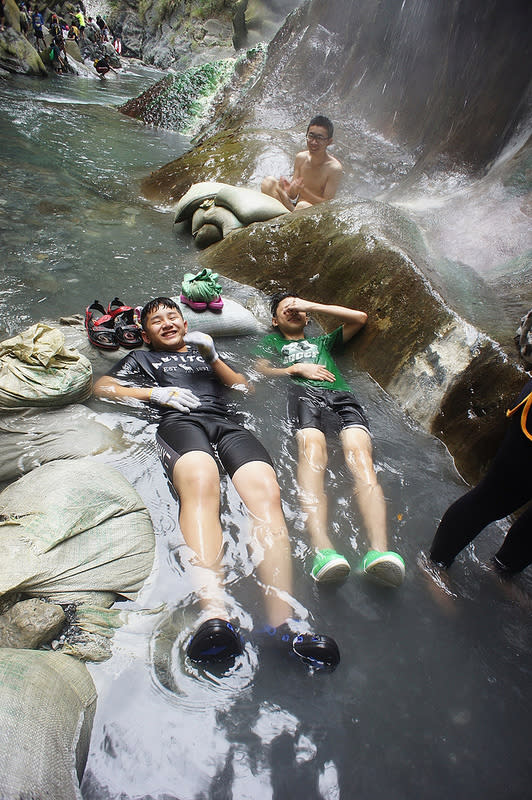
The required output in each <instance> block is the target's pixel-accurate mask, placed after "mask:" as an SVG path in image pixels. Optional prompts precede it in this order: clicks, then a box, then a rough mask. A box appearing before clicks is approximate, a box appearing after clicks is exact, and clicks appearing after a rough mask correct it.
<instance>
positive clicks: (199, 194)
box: [174, 181, 228, 223]
mask: <svg viewBox="0 0 532 800" xmlns="http://www.w3.org/2000/svg"><path fill="white" fill-rule="evenodd" d="M224 186H228V184H226V183H219V182H216V181H202V182H200V183H193V184H192V186H191V187H190V188H189V190H188V191H187V192H186V193H185V194H184V195H183V197H181V198H180V200H179V201H178V203H177V205H176V207H175V217H174V223H176V222H183V220H185V219H189V218H190V217H191V216H192V215H193V213H194V211H196V209H197V208H199V207H200V205H201V204H202V203H203V202H205V200H209V199H212V198H213V197H214V196H215V194H216V192H217V191H218V190H219V189H222V188H223V187H224Z"/></svg>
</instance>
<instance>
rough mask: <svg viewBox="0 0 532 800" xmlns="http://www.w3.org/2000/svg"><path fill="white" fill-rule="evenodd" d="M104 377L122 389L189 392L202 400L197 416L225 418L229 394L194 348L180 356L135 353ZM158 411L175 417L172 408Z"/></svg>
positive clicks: (148, 352)
mask: <svg viewBox="0 0 532 800" xmlns="http://www.w3.org/2000/svg"><path fill="white" fill-rule="evenodd" d="M107 374H108V375H109V376H111V377H112V378H115V380H117V381H118V382H119V383H121V384H123V385H125V386H138V387H142V388H146V387H151V386H179V387H180V388H181V389H190V391H191V392H194V394H195V395H196V396H197V397H198V398H199V399H200V400H201V407H200V408H198V412H200V413H210V414H221V415H223V416H224V417H226V416H227V415H228V413H229V397H228V395H229V392H228V390H227V389H226V387H225V386H223V384H221V383H220V382H219V381H218V380H217V378H216V376H215V375H214V373H213V371H212V369H211V367H210V366H209V365H208V364H207V362H206V361H205V360H204V359H203V357H202V356H201V355H200V353H199V351H198V349H197V348H196V347H195V346H193V345H188V346H187V350H186V351H183V352H182V353H176V352H170V351H156V350H135V351H133V352H131V353H128V355H127V356H125V358H123V359H121V360H120V361H119V362H118V363H117V364H115V365H114V366H113V367H112V368H111V369H110V370H109V371H108V373H107ZM160 410H161V412H162V413H163V415H166V414H167V413H176V412H175V410H172V409H171V408H168V409H167V408H161V409H160ZM231 412H232V409H231ZM231 415H232V414H231Z"/></svg>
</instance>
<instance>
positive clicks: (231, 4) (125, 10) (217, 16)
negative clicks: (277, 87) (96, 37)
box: [108, 0, 298, 69]
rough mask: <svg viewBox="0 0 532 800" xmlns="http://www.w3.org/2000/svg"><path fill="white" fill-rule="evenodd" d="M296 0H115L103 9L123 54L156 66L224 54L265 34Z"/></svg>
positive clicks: (262, 38) (181, 65) (185, 64)
mask: <svg viewBox="0 0 532 800" xmlns="http://www.w3.org/2000/svg"><path fill="white" fill-rule="evenodd" d="M297 5H298V0H210V2H199V1H198V0H144V2H142V3H141V2H138V0H120V2H118V3H116V4H114V5H113V8H112V11H111V12H110V13H109V15H108V22H109V25H110V27H111V28H112V30H114V31H117V32H118V33H120V35H121V38H122V44H123V47H124V51H123V52H124V54H125V55H130V56H134V57H136V58H140V59H142V60H143V61H144V62H146V63H148V64H154V65H155V66H156V67H159V68H160V69H166V68H168V67H172V68H173V69H184V68H187V67H191V66H198V65H200V64H204V63H205V62H207V61H214V60H218V59H223V58H229V57H231V56H234V55H235V52H236V51H237V50H238V49H241V48H246V47H249V46H251V45H254V44H256V43H257V42H258V41H268V40H270V39H271V38H272V37H273V36H274V35H275V33H276V32H277V30H278V29H279V27H280V26H281V24H282V22H283V19H284V17H285V16H286V14H287V13H288V12H289V11H291V10H292V9H293V8H295V7H296V6H297Z"/></svg>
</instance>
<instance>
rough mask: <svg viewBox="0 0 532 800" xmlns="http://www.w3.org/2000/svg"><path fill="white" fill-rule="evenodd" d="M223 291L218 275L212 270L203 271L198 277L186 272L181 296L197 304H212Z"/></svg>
mask: <svg viewBox="0 0 532 800" xmlns="http://www.w3.org/2000/svg"><path fill="white" fill-rule="evenodd" d="M221 291H222V286H221V284H220V283H219V282H218V274H217V273H216V272H213V271H212V270H210V269H202V270H201V271H200V272H198V274H197V275H194V274H193V273H192V272H185V274H184V276H183V283H182V284H181V294H182V295H183V296H184V297H186V298H188V299H189V300H193V301H194V302H196V303H197V302H203V303H210V302H211V301H212V300H215V299H216V298H217V297H219V296H220V293H221Z"/></svg>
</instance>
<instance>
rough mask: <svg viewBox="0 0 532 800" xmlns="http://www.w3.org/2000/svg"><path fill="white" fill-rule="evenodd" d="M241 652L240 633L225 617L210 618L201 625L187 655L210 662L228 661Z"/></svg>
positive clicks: (192, 658) (193, 658) (190, 643)
mask: <svg viewBox="0 0 532 800" xmlns="http://www.w3.org/2000/svg"><path fill="white" fill-rule="evenodd" d="M241 652H242V643H241V641H240V637H239V635H238V633H237V632H236V630H235V629H234V628H233V626H232V625H231V623H230V622H226V621H225V620H223V619H208V620H207V621H206V622H204V623H203V624H202V625H200V626H199V628H198V630H197V631H196V633H195V634H194V636H193V637H192V639H191V640H190V642H189V644H188V647H187V656H188V657H189V658H190V659H191V660H192V661H202V662H205V663H209V664H212V663H215V662H218V661H228V660H229V659H230V658H235V656H239V655H240V654H241Z"/></svg>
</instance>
